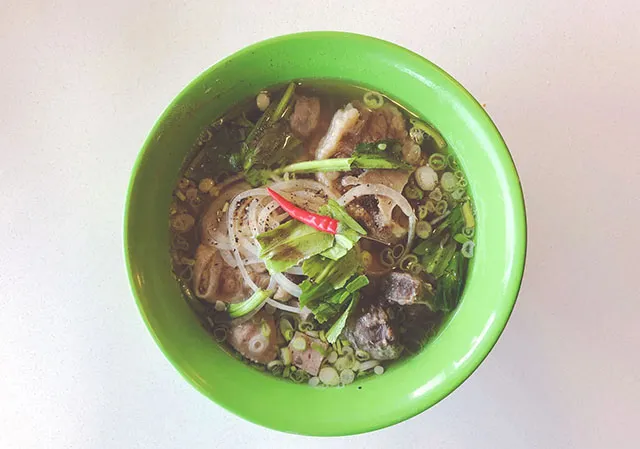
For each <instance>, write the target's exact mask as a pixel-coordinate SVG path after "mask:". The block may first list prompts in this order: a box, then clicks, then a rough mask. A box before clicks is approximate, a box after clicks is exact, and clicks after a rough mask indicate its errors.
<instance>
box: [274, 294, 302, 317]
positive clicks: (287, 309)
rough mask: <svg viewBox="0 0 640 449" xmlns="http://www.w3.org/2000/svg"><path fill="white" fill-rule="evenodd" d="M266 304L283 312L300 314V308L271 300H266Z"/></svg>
mask: <svg viewBox="0 0 640 449" xmlns="http://www.w3.org/2000/svg"><path fill="white" fill-rule="evenodd" d="M267 304H270V305H272V306H273V307H275V308H276V309H280V310H284V311H285V312H291V313H298V314H300V313H302V310H300V308H298V307H293V306H288V305H287V304H283V303H281V302H279V301H276V300H275V299H271V298H269V299H267Z"/></svg>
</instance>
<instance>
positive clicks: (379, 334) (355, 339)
mask: <svg viewBox="0 0 640 449" xmlns="http://www.w3.org/2000/svg"><path fill="white" fill-rule="evenodd" d="M344 334H345V336H346V337H347V339H348V340H349V342H351V344H352V345H353V346H355V347H356V348H358V349H361V350H363V351H367V352H368V353H369V354H371V357H373V358H374V359H377V360H391V359H395V358H398V357H399V356H400V353H401V352H402V349H403V348H402V345H400V343H399V342H398V335H399V334H398V332H397V330H396V329H395V326H394V325H393V323H392V322H391V320H390V319H389V315H387V312H385V310H384V309H383V308H382V307H381V306H380V305H377V304H372V303H371V302H369V301H361V303H360V304H358V307H357V310H356V313H354V314H353V315H352V316H351V318H350V319H349V321H348V322H347V326H346V327H345V330H344Z"/></svg>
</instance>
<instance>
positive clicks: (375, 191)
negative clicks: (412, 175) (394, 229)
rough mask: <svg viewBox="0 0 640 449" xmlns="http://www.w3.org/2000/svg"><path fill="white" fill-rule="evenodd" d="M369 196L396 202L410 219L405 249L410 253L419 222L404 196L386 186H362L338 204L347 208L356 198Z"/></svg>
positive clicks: (346, 195) (349, 192)
mask: <svg viewBox="0 0 640 449" xmlns="http://www.w3.org/2000/svg"><path fill="white" fill-rule="evenodd" d="M367 195H380V196H386V197H387V198H389V199H391V200H392V201H393V202H395V203H396V204H397V205H398V207H400V209H401V210H402V212H403V213H404V214H405V215H406V216H407V217H408V218H409V232H408V234H407V247H406V249H405V252H406V251H409V250H410V249H411V243H412V242H413V237H414V235H415V232H416V222H417V221H418V219H417V218H416V214H415V213H414V212H413V208H412V207H411V204H409V202H408V201H407V199H406V198H405V197H404V196H402V194H401V193H399V192H397V191H396V190H394V189H392V188H391V187H387V186H385V185H384V184H361V185H359V186H357V187H354V188H353V189H351V190H349V191H348V192H347V193H345V194H344V195H342V196H341V197H340V199H338V203H339V204H340V205H342V206H346V205H347V204H349V203H350V202H351V201H353V200H355V199H356V198H358V197H360V196H367Z"/></svg>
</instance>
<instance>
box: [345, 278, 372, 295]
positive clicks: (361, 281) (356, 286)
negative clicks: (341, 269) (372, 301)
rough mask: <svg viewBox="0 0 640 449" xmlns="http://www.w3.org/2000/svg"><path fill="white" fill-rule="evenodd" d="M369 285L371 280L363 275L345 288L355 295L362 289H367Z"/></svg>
mask: <svg viewBox="0 0 640 449" xmlns="http://www.w3.org/2000/svg"><path fill="white" fill-rule="evenodd" d="M367 285H369V278H368V277H366V276H365V275H364V274H361V275H360V276H358V277H357V278H355V279H354V280H352V281H349V283H348V284H347V286H346V287H345V288H346V289H347V291H348V292H349V293H354V292H357V291H358V290H360V289H361V288H363V287H366V286H367Z"/></svg>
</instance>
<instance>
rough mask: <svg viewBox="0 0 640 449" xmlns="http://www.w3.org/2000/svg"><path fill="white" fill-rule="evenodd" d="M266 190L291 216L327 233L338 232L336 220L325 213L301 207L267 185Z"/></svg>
mask: <svg viewBox="0 0 640 449" xmlns="http://www.w3.org/2000/svg"><path fill="white" fill-rule="evenodd" d="M267 192H269V195H271V197H272V198H273V199H274V200H276V203H278V204H279V205H280V207H281V208H283V209H284V210H285V212H286V213H288V214H289V215H291V218H293V219H295V220H298V221H299V222H302V223H304V224H306V225H309V226H311V227H312V228H315V229H317V230H318V231H322V232H328V233H329V234H336V233H337V232H338V220H336V219H334V218H331V217H327V216H326V215H318V214H314V213H313V212H308V211H306V210H304V209H301V208H299V207H298V206H296V205H295V204H293V203H291V202H290V201H287V200H286V199H284V197H283V196H282V195H280V194H279V193H278V192H276V191H275V190H271V189H270V188H269V187H267Z"/></svg>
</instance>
